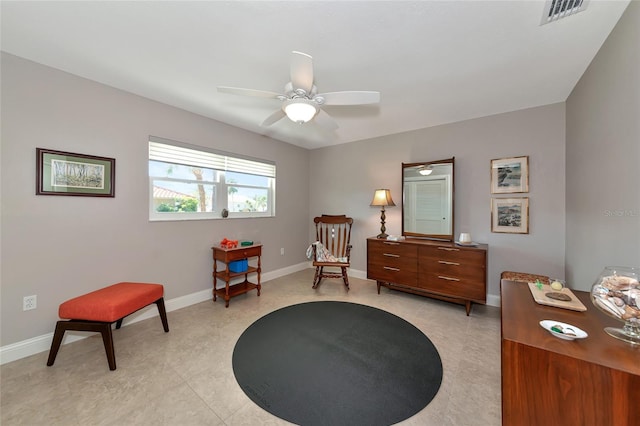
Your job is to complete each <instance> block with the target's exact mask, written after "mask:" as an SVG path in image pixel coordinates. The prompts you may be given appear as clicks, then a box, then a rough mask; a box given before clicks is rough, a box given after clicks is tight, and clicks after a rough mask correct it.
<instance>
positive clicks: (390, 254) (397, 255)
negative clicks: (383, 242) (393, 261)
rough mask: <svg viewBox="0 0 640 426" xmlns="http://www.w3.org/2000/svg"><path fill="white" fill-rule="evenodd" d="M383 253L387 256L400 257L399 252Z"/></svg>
mask: <svg viewBox="0 0 640 426" xmlns="http://www.w3.org/2000/svg"><path fill="white" fill-rule="evenodd" d="M382 255H383V256H387V257H400V255H399V254H392V253H382Z"/></svg>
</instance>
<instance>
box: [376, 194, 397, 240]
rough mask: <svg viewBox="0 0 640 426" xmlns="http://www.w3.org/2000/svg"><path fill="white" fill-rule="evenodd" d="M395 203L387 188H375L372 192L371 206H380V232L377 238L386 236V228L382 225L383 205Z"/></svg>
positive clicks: (393, 204) (383, 218)
mask: <svg viewBox="0 0 640 426" xmlns="http://www.w3.org/2000/svg"><path fill="white" fill-rule="evenodd" d="M395 205H396V204H395V203H394V202H393V199H392V198H391V191H390V190H388V189H376V192H374V194H373V201H371V206H380V207H382V209H381V210H380V233H379V234H378V236H377V238H387V237H388V235H387V234H386V232H385V231H386V228H385V227H384V220H385V215H384V207H385V206H395Z"/></svg>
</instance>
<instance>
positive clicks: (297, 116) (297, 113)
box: [282, 98, 318, 124]
mask: <svg viewBox="0 0 640 426" xmlns="http://www.w3.org/2000/svg"><path fill="white" fill-rule="evenodd" d="M282 109H283V110H284V112H285V114H287V117H289V120H291V121H293V122H294V123H300V124H303V123H306V122H308V121H309V120H311V119H312V118H313V117H315V115H316V114H317V113H318V107H317V106H316V104H315V102H313V101H311V100H309V99H304V98H296V99H289V100H288V101H286V102H285V104H284V106H283V108H282Z"/></svg>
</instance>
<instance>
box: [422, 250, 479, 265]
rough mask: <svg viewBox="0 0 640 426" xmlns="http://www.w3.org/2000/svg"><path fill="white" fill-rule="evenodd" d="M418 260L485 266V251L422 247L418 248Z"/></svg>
mask: <svg viewBox="0 0 640 426" xmlns="http://www.w3.org/2000/svg"><path fill="white" fill-rule="evenodd" d="M418 256H420V258H427V259H436V260H444V261H451V262H456V263H460V264H465V265H469V264H475V265H485V263H486V251H484V250H474V249H468V248H462V247H451V246H424V247H420V248H419V254H418Z"/></svg>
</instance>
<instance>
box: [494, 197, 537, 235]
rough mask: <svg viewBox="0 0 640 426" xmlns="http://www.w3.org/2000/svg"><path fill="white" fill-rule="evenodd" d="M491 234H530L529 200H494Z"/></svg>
mask: <svg viewBox="0 0 640 426" xmlns="http://www.w3.org/2000/svg"><path fill="white" fill-rule="evenodd" d="M491 232H504V233H509V234H528V233H529V198H528V197H523V198H492V199H491Z"/></svg>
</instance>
